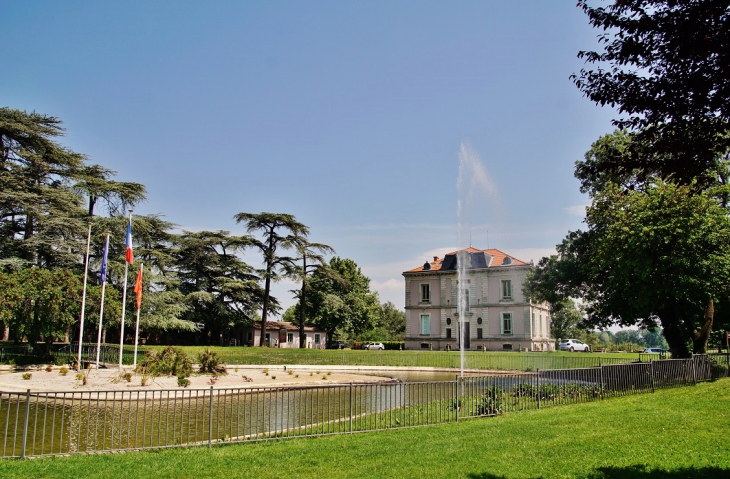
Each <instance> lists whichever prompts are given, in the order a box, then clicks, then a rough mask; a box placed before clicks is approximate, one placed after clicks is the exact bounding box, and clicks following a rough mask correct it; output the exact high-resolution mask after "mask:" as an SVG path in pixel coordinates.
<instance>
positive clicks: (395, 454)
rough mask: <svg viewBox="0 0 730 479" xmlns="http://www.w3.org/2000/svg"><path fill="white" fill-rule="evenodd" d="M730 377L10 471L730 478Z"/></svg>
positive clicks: (25, 464) (32, 463) (13, 464)
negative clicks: (515, 409) (337, 432)
mask: <svg viewBox="0 0 730 479" xmlns="http://www.w3.org/2000/svg"><path fill="white" fill-rule="evenodd" d="M729 429H730V380H727V379H726V380H721V381H718V382H714V383H704V384H699V385H697V386H694V387H686V388H678V389H673V390H664V391H659V392H657V393H655V394H648V395H636V396H630V397H624V398H617V399H611V400H607V401H599V402H594V403H588V404H581V405H573V406H564V407H556V408H549V409H542V410H538V411H529V412H523V413H520V414H514V415H509V414H508V415H504V416H498V417H495V418H485V419H473V420H468V421H462V422H459V423H458V424H448V425H443V426H431V427H424V428H417V429H402V430H395V431H386V432H379V433H364V434H354V435H344V436H332V437H321V438H316V439H293V440H281V441H270V442H260V443H251V444H239V445H226V446H218V447H214V448H212V449H208V448H205V447H198V448H187V449H169V450H160V451H146V452H130V453H125V454H102V455H90V456H73V457H55V458H43V459H34V460H28V461H18V460H4V461H0V477H63V478H68V477H114V478H125V477H221V478H223V477H225V478H228V477H288V478H292V477H352V476H374V477H469V478H479V479H491V478H558V477H570V478H579V477H580V478H583V477H588V478H592V479H599V478H610V479H613V478H616V479H618V478H629V479H631V478H639V479H658V478H670V479H673V478H676V479H679V478H689V479H698V478H713V479H717V478H720V477H729V476H730V441H729V440H728V437H729V435H728V430H729Z"/></svg>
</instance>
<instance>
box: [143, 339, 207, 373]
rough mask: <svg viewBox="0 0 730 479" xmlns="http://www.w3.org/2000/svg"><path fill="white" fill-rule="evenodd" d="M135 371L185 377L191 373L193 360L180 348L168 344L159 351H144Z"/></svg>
mask: <svg viewBox="0 0 730 479" xmlns="http://www.w3.org/2000/svg"><path fill="white" fill-rule="evenodd" d="M135 371H137V372H140V373H144V374H148V375H150V376H178V377H180V376H182V377H184V378H186V377H188V376H190V375H191V374H192V373H193V361H192V360H191V359H190V356H188V354H187V353H186V352H185V351H183V350H182V349H180V348H173V347H172V346H168V347H166V348H165V349H163V350H161V351H147V352H145V356H144V358H142V361H140V362H139V364H137V368H136V369H135Z"/></svg>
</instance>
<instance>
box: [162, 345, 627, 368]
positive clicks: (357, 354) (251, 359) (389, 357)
mask: <svg viewBox="0 0 730 479" xmlns="http://www.w3.org/2000/svg"><path fill="white" fill-rule="evenodd" d="M162 347H164V346H153V347H149V348H150V349H159V348H162ZM181 348H182V349H183V350H185V351H187V352H188V353H189V354H191V355H192V356H193V357H194V358H195V357H197V354H198V353H199V352H201V351H203V350H205V349H208V348H207V347H205V346H181ZM209 349H211V350H212V351H215V352H216V353H218V355H219V356H220V357H221V358H222V360H223V361H224V362H225V363H227V364H260V365H263V364H267V365H273V364H317V365H329V366H337V365H353V366H354V365H364V366H399V367H442V368H459V367H460V365H461V358H460V353H459V352H458V351H451V352H447V351H422V350H408V351H358V350H350V349H345V350H324V349H278V348H251V347H240V346H239V347H210V348H209ZM465 356H466V367H467V368H475V369H509V370H525V369H531V370H536V369H562V368H576V367H595V366H598V365H599V364H600V363H603V364H607V363H610V362H613V361H620V362H630V361H636V360H638V359H639V355H638V354H636V353H634V354H631V353H589V354H586V353H569V352H547V353H518V352H508V353H503V352H486V353H485V352H478V351H467V352H466V354H465Z"/></svg>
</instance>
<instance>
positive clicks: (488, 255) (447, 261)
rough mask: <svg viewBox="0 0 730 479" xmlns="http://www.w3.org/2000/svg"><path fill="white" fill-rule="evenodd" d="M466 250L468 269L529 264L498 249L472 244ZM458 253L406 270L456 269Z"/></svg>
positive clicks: (409, 271) (416, 271) (414, 271)
mask: <svg viewBox="0 0 730 479" xmlns="http://www.w3.org/2000/svg"><path fill="white" fill-rule="evenodd" d="M464 251H466V252H467V253H469V261H470V264H469V266H467V269H484V268H496V267H499V266H526V265H528V264H529V263H526V262H524V261H522V260H519V259H517V258H515V257H514V256H511V255H508V254H507V253H504V252H503V251H500V250H498V249H493V248H492V249H476V248H473V247H471V246H470V247H468V248H465V249H464ZM456 253H457V252H456V251H452V252H451V253H447V254H446V255H445V256H444V257H443V258H434V261H430V262H428V263H427V264H428V267H426V265H425V264H423V265H421V266H419V267H417V268H413V269H410V270H408V271H406V273H419V272H422V271H428V272H431V271H456V263H457V261H456ZM505 260H506V261H505Z"/></svg>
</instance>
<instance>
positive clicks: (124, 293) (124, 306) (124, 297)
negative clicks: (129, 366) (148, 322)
mask: <svg viewBox="0 0 730 479" xmlns="http://www.w3.org/2000/svg"><path fill="white" fill-rule="evenodd" d="M131 227H132V210H129V224H128V226H127V229H128V230H129V228H131ZM126 237H127V240H129V232H127V235H126ZM125 243H126V240H125ZM131 246H132V245H131V244H128V245H127V248H130V247H131ZM125 255H126V250H125ZM128 270H129V258H127V259H126V261H124V289H123V290H122V329H121V331H120V332H119V370H120V371H121V370H122V352H123V347H124V313H126V311H127V272H128Z"/></svg>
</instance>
